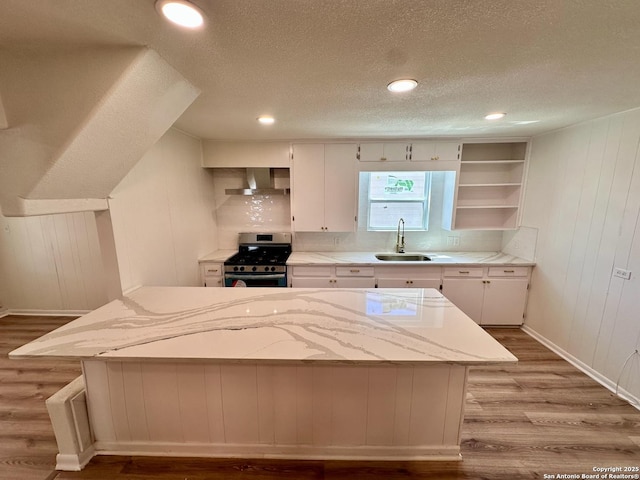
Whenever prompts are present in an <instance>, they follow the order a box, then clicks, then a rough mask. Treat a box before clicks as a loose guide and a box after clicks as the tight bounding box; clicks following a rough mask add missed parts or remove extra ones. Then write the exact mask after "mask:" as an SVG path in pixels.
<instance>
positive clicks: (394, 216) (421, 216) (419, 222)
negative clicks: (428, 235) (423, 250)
mask: <svg viewBox="0 0 640 480" xmlns="http://www.w3.org/2000/svg"><path fill="white" fill-rule="evenodd" d="M361 186H366V189H367V194H366V202H367V230H369V231H387V230H396V228H397V226H398V220H399V219H400V218H403V219H404V222H405V229H406V230H416V231H426V230H428V229H429V199H430V192H431V172H387V171H384V172H361Z"/></svg>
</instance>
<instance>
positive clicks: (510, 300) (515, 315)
mask: <svg viewBox="0 0 640 480" xmlns="http://www.w3.org/2000/svg"><path fill="white" fill-rule="evenodd" d="M528 284H529V280H528V279H527V278H491V279H490V280H488V281H487V283H486V284H485V285H484V304H483V309H482V321H481V325H521V324H522V322H523V314H524V308H525V304H526V300H527V286H528Z"/></svg>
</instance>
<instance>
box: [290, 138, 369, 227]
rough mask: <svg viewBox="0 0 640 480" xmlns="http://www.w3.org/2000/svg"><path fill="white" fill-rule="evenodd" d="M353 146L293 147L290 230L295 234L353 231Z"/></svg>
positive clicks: (354, 157) (305, 145) (311, 145)
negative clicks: (291, 228) (291, 227)
mask: <svg viewBox="0 0 640 480" xmlns="http://www.w3.org/2000/svg"><path fill="white" fill-rule="evenodd" d="M357 149H358V146H357V144H355V143H354V144H350V143H336V144H326V145H325V144H294V145H293V154H292V155H293V157H292V163H291V167H292V172H291V190H292V192H291V213H292V226H293V230H294V231H296V232H353V231H355V229H356V212H357V200H356V168H355V162H356V154H357Z"/></svg>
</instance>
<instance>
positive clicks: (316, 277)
mask: <svg viewBox="0 0 640 480" xmlns="http://www.w3.org/2000/svg"><path fill="white" fill-rule="evenodd" d="M373 275H374V270H373V267H358V266H353V267H349V266H347V267H342V266H340V267H336V266H317V267H316V266H313V267H312V266H295V267H293V268H292V269H291V276H290V281H289V283H290V285H291V286H292V287H298V288H374V287H375V286H376V279H375V277H374V276H373Z"/></svg>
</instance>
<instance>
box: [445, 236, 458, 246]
mask: <svg viewBox="0 0 640 480" xmlns="http://www.w3.org/2000/svg"><path fill="white" fill-rule="evenodd" d="M447 245H448V246H450V247H457V246H458V245H460V237H456V236H453V235H451V236H450V237H447Z"/></svg>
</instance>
